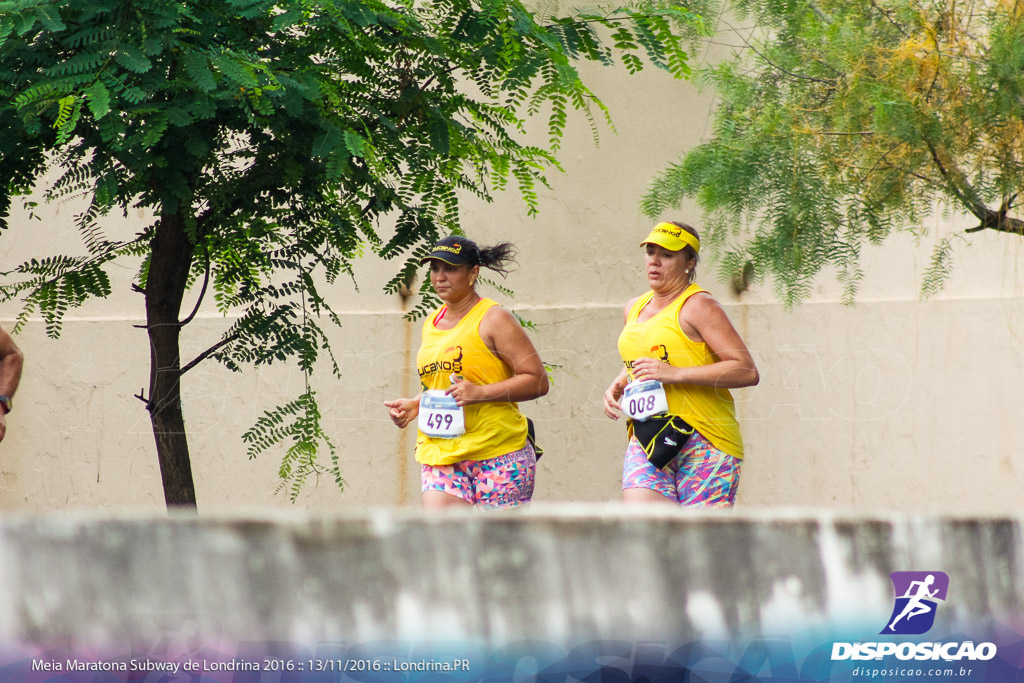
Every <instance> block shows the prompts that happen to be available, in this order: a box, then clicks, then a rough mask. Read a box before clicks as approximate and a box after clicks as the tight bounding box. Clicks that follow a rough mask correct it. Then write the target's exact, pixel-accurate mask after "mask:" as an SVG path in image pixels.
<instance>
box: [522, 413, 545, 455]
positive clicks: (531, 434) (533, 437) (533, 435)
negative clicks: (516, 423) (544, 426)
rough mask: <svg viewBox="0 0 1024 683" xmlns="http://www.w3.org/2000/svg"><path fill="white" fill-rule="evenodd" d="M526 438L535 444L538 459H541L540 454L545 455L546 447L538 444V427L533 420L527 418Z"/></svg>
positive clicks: (534, 448)
mask: <svg viewBox="0 0 1024 683" xmlns="http://www.w3.org/2000/svg"><path fill="white" fill-rule="evenodd" d="M526 438H527V439H529V440H530V443H531V444H532V445H533V452H534V453H536V454H537V459H538V460H540V456H542V455H544V449H543V448H541V447H540V446H538V445H537V429H536V428H535V427H534V426H533V420H531V419H530V418H526Z"/></svg>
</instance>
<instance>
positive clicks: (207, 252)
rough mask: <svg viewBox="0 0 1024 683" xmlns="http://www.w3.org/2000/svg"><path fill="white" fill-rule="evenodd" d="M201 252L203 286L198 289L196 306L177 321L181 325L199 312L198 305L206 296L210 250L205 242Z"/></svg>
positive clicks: (187, 322) (185, 323)
mask: <svg viewBox="0 0 1024 683" xmlns="http://www.w3.org/2000/svg"><path fill="white" fill-rule="evenodd" d="M203 254H204V255H205V256H206V274H205V275H204V276H203V288H202V289H201V290H200V291H199V299H197V300H196V307H195V308H193V309H192V312H191V313H189V315H188V317H187V318H185V319H184V320H182V321H181V322H179V323H178V324H179V325H181V326H182V327H184V326H185V325H188V324H189V323H190V322H192V319H193V318H195V317H196V313H198V312H199V305H200V304H202V303H203V298H204V297H205V296H206V286H207V285H209V284H210V250H209V248H207V246H206V245H205V244H204V245H203Z"/></svg>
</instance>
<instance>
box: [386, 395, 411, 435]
mask: <svg viewBox="0 0 1024 683" xmlns="http://www.w3.org/2000/svg"><path fill="white" fill-rule="evenodd" d="M384 405H385V406H387V407H388V408H389V409H390V410H388V416H389V417H390V418H391V421H392V422H394V423H395V426H396V427H398V428H399V429H405V428H406V427H407V426H409V423H410V422H412V421H413V420H415V419H416V417H417V416H418V415H419V414H420V400H419V398H418V397H417V398H396V399H395V400H393V401H384Z"/></svg>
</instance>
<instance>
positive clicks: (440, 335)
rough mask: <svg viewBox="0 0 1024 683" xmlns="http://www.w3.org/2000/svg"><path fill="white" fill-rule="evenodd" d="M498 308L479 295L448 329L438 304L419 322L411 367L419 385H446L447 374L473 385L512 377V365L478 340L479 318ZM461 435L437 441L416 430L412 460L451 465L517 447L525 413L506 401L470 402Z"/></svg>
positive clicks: (523, 438)
mask: <svg viewBox="0 0 1024 683" xmlns="http://www.w3.org/2000/svg"><path fill="white" fill-rule="evenodd" d="M492 306H497V303H496V302H495V301H492V300H491V299H481V300H480V301H478V302H477V303H476V306H474V307H473V308H472V309H470V311H469V313H467V314H466V315H465V317H464V318H462V320H460V321H459V322H458V324H456V325H455V327H453V328H452V329H450V330H439V329H438V328H437V327H436V322H437V320H438V317H439V315H440V314H441V312H442V311H444V310H445V309H444V308H443V307H442V308H439V309H438V310H436V311H434V312H433V313H432V314H431V315H430V316H429V317H428V318H427V319H426V320H425V321H424V322H423V341H422V342H421V344H420V350H419V353H417V354H416V367H417V369H418V371H419V375H420V383H421V384H422V385H423V388H424V389H447V388H448V387H450V386H451V376H452V375H462V376H463V377H465V378H466V379H467V380H468V381H470V382H473V383H475V384H494V383H496V382H500V381H502V380H505V379H509V378H510V377H512V375H513V373H512V371H511V369H509V367H508V366H507V365H506V364H505V363H504V362H503V361H502V360H501V359H500V358H498V357H497V356H496V355H494V354H493V353H491V350H490V349H488V348H487V345H486V344H485V343H484V341H483V339H481V338H480V321H482V320H483V318H484V314H485V313H487V311H489V310H490V309H491V307H492ZM463 411H464V412H465V416H466V433H465V434H463V435H462V436H457V437H455V438H454V439H438V438H433V437H429V436H427V435H425V434H424V433H423V432H419V433H418V436H417V439H416V460H417V461H418V462H421V463H423V464H425V465H450V464H452V463H455V462H459V461H460V460H487V459H488V458H496V457H498V456H499V455H505V454H506V453H511V452H512V451H517V450H519V449H520V448H522V447H523V446H525V445H526V417H525V416H524V415H523V414H522V413H520V412H519V407H518V406H517V404H515V403H511V402H508V401H503V402H491V403H474V404H473V405H468V406H464V407H463Z"/></svg>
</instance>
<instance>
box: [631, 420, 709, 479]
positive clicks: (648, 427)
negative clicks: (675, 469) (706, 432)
mask: <svg viewBox="0 0 1024 683" xmlns="http://www.w3.org/2000/svg"><path fill="white" fill-rule="evenodd" d="M632 423H633V436H635V437H636V440H637V441H639V442H640V448H642V449H644V453H646V454H647V461H648V462H650V463H651V464H652V465H654V466H655V467H657V468H658V469H659V470H660V469H662V468H663V467H665V465H667V464H669V463H670V462H672V459H673V458H675V457H676V456H677V455H679V454H680V453H681V452H682V450H683V448H684V447H685V446H686V442H687V441H689V440H690V437H691V436H693V432H694V429H693V427H691V426H690V424H689V423H688V422H687V421H686V420H684V419H683V418H681V417H679V416H678V415H652V416H651V417H649V418H647V419H646V420H644V421H643V422H640V421H639V420H633V421H632Z"/></svg>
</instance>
